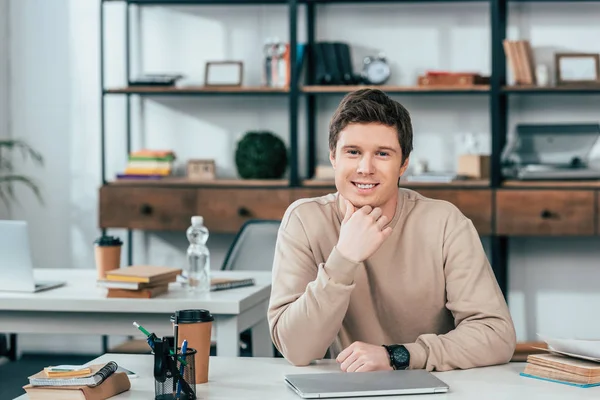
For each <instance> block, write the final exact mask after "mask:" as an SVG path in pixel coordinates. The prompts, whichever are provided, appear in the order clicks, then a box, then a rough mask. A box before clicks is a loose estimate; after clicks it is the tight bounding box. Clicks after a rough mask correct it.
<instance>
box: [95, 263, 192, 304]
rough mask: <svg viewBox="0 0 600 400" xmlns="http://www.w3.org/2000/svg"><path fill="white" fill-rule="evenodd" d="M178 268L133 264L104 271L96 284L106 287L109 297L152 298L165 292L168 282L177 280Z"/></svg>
mask: <svg viewBox="0 0 600 400" xmlns="http://www.w3.org/2000/svg"><path fill="white" fill-rule="evenodd" d="M181 272H182V270H181V269H180V268H172V267H158V266H151V265H134V266H131V267H126V268H119V269H115V270H112V271H109V272H107V273H106V278H105V279H101V280H98V286H101V287H104V288H107V289H108V292H107V295H106V296H107V297H109V298H118V297H126V298H146V299H149V298H152V297H156V296H159V295H161V294H164V293H167V292H168V290H169V284H170V283H171V282H175V281H176V280H177V276H178V275H179V274H181Z"/></svg>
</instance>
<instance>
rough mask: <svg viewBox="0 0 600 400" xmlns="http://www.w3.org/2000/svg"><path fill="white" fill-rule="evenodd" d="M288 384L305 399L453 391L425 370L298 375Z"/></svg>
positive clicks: (292, 376) (287, 377) (286, 377)
mask: <svg viewBox="0 0 600 400" xmlns="http://www.w3.org/2000/svg"><path fill="white" fill-rule="evenodd" d="M285 382H286V383H287V384H288V386H289V387H290V388H291V389H292V390H294V391H295V392H296V393H297V394H298V395H299V396H300V397H302V398H305V399H322V398H329V397H364V396H388V395H402V394H426V393H428V394H430V393H445V392H447V391H448V389H449V387H448V385H447V384H446V383H444V382H443V381H441V380H439V379H438V378H436V377H435V376H434V375H433V374H432V373H430V372H428V371H425V370H422V369H415V370H403V371H374V372H340V373H337V372H332V373H315V374H295V375H285Z"/></svg>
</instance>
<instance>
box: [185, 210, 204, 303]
mask: <svg viewBox="0 0 600 400" xmlns="http://www.w3.org/2000/svg"><path fill="white" fill-rule="evenodd" d="M186 235H187V238H188V240H189V241H190V246H189V247H188V249H187V268H186V271H185V272H186V278H187V282H186V287H187V289H188V291H189V292H193V293H202V292H208V291H209V290H210V252H209V251H208V247H206V241H207V240H208V229H207V228H206V227H205V226H204V218H203V217H200V216H195V217H192V226H190V227H189V228H188V229H187V232H186Z"/></svg>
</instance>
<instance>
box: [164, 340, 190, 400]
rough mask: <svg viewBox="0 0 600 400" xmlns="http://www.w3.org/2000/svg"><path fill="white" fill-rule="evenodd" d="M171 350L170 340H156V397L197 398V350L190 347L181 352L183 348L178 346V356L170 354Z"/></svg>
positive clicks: (165, 399) (165, 398)
mask: <svg viewBox="0 0 600 400" xmlns="http://www.w3.org/2000/svg"><path fill="white" fill-rule="evenodd" d="M170 350H172V347H170V346H169V341H168V340H167V341H162V340H161V339H158V340H155V342H154V399H155V400H171V399H181V400H190V399H196V373H195V372H196V371H195V370H194V365H195V362H194V361H195V356H196V350H195V349H192V348H188V349H187V350H186V352H185V354H181V348H178V349H177V356H174V355H172V354H170Z"/></svg>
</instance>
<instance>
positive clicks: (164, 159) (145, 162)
mask: <svg viewBox="0 0 600 400" xmlns="http://www.w3.org/2000/svg"><path fill="white" fill-rule="evenodd" d="M174 161H175V153H174V152H172V151H170V150H139V151H134V152H131V153H130V154H129V158H128V161H127V167H126V168H125V172H124V173H122V174H118V175H117V179H162V178H164V177H165V176H169V175H171V174H172V172H173V163H174Z"/></svg>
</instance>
